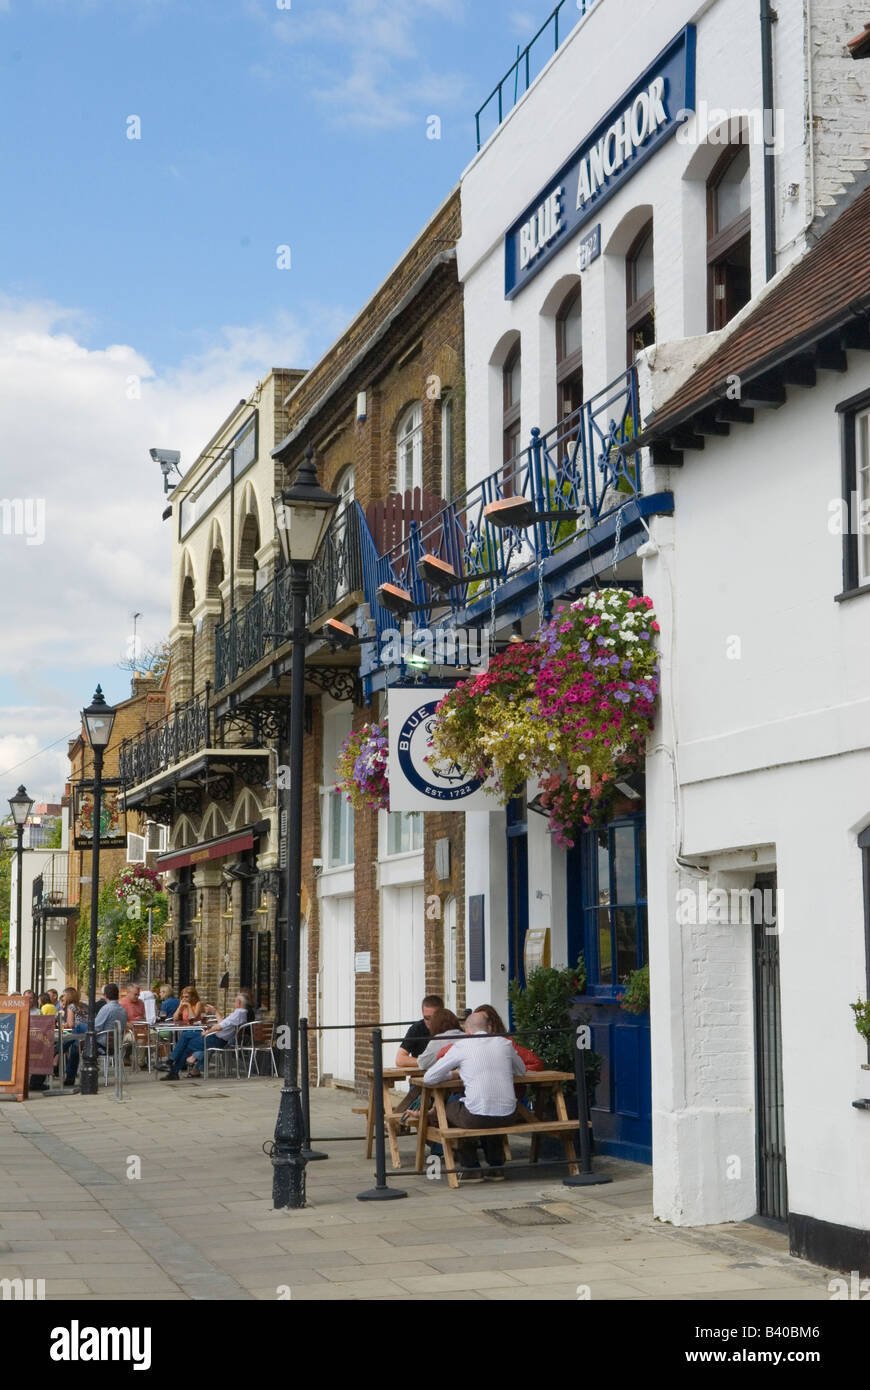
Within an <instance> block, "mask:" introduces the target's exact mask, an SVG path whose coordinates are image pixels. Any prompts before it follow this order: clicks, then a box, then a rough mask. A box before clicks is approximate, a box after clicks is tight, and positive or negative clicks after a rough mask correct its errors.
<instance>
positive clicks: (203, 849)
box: [154, 820, 269, 874]
mask: <svg viewBox="0 0 870 1390" xmlns="http://www.w3.org/2000/svg"><path fill="white" fill-rule="evenodd" d="M268 833H269V822H268V821H267V820H261V821H257V823H256V824H255V825H246V826H243V827H242V828H241V829H240V830H234V831H233V832H232V834H231V835H221V836H219V838H218V839H217V840H203V841H202V842H201V843H200V844H198V845H186V846H185V847H184V849H173V850H170V851H169V853H168V854H160V855H158V857H157V858H156V859H155V861H154V868H155V869H156V870H157V872H158V873H159V874H163V873H166V872H167V871H168V870H169V869H187V868H189V866H190V865H191V864H202V863H205V861H206V860H208V859H225V858H226V857H227V855H229V854H240V853H241V852H242V851H243V850H246V849H253V848H254V841H255V840H256V839H257V838H258V837H259V836H260V835H268Z"/></svg>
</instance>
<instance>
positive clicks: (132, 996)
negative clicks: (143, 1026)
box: [124, 984, 145, 1023]
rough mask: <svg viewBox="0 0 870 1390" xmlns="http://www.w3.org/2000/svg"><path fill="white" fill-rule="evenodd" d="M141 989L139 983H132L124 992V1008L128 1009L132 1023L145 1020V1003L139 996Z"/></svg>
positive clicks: (128, 1016) (128, 1015)
mask: <svg viewBox="0 0 870 1390" xmlns="http://www.w3.org/2000/svg"><path fill="white" fill-rule="evenodd" d="M140 994H141V990H140V988H139V986H138V985H134V984H130V985H128V986H127V989H126V992H125V994H124V1008H125V1009H126V1010H127V1018H128V1019H129V1021H130V1022H131V1023H144V1022H145V1004H144V1002H143V1000H142V999H140V998H139V995H140Z"/></svg>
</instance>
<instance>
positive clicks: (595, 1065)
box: [509, 955, 601, 1105]
mask: <svg viewBox="0 0 870 1390" xmlns="http://www.w3.org/2000/svg"><path fill="white" fill-rule="evenodd" d="M585 989H586V964H585V961H584V959H583V957H582V955H581V956H580V957H579V958H578V961H577V964H576V965H575V966H568V967H567V968H564V969H561V970H559V969H557V968H555V967H553V966H549V965H539V966H538V967H537V969H536V970H533V971H531V973H530V974H529V975H528V977H527V979H526V985H525V988H523V987H522V986H521V985H520V982H519V980H512V981H511V985H510V990H509V997H510V1002H511V1008H512V1010H513V1017H514V1037H515V1038H516V1040H517V1042H518V1043H521V1044H522V1046H523V1047H528V1048H530V1049H531V1050H532V1052H534V1053H536V1054H537V1056H538V1057H540V1059H541V1061H542V1062H543V1063H544V1064H545V1065H546V1067H547V1068H548V1070H551V1071H568V1072H573V1070H574V1029H575V1026H576V1023H577V1020H576V1019H574V1018H572V1016H571V1004H572V1002H573V1000H574V997H575V995H577V994H582V993H583V992H584V990H585ZM583 1059H584V1062H585V1064H586V1087H587V1093H588V1096H589V1103H590V1105H591V1104H592V1096H593V1092H594V1090H595V1087H596V1086H597V1085H598V1081H599V1078H600V1075H601V1058H600V1057H599V1056H598V1054H597V1053H595V1052H591V1051H587V1052H585V1053H584V1054H583ZM573 1090H574V1088H573V1086H569V1087H566V1094H568V1093H570V1094H571V1095H573ZM575 1104H576V1100H575Z"/></svg>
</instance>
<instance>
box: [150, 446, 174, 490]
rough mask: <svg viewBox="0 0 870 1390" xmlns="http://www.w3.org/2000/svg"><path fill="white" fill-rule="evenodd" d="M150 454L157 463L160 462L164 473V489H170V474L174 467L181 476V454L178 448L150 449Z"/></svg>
mask: <svg viewBox="0 0 870 1390" xmlns="http://www.w3.org/2000/svg"><path fill="white" fill-rule="evenodd" d="M148 452H149V454H150V455H151V457H152V458H153V460H154V462H155V463H159V464H160V471H161V473H162V474H163V491H164V492H168V491H169V475H170V473H171V472H172V470H173V469H175V472H176V473H177V474H178V476H179V478H180V477H181V468H180V464H181V454H180V453H179V451H178V450H177V449H149V450H148Z"/></svg>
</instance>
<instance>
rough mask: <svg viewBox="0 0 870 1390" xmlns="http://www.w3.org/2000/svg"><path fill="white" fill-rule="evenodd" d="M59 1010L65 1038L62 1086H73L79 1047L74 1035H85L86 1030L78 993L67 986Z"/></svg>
mask: <svg viewBox="0 0 870 1390" xmlns="http://www.w3.org/2000/svg"><path fill="white" fill-rule="evenodd" d="M60 1008H61V1013H62V1015H63V1027H64V1032H65V1034H67V1036H65V1037H64V1040H63V1050H64V1056H65V1059H66V1061H65V1072H64V1084H65V1085H67V1086H74V1085H75V1082H76V1073H77V1072H78V1069H79V1045H78V1042H77V1041H76V1038H75V1036H73V1035H74V1034H77V1033H78V1034H81V1033H86V1032H87V1030H88V1025H87V1018H86V1010H85V1008H84V1006H83V1005H82V1004H81V1003H80V1001H79V992H78V990H77V989H74V988H73V986H72V985H69V986H68V987H67V988H66V989H65V990H64V992H63V994H62V995H61V996H60Z"/></svg>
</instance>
